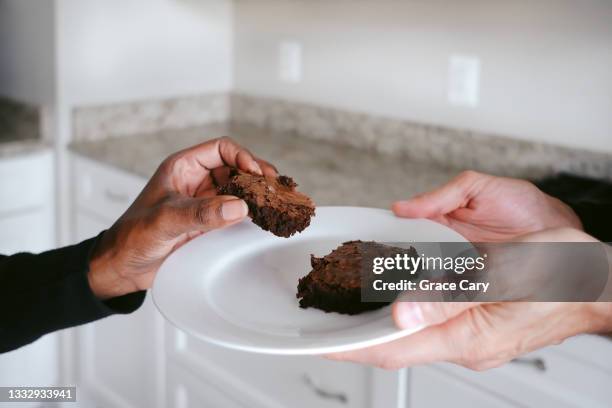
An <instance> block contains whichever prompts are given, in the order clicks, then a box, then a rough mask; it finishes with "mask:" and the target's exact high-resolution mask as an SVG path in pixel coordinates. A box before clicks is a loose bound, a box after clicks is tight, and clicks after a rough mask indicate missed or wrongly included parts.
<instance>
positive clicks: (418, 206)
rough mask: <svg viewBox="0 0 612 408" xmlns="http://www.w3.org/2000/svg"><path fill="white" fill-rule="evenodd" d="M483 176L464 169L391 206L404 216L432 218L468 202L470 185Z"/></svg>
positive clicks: (400, 215) (396, 212)
mask: <svg viewBox="0 0 612 408" xmlns="http://www.w3.org/2000/svg"><path fill="white" fill-rule="evenodd" d="M484 177H486V176H485V175H483V174H479V173H476V172H474V171H464V172H463V173H461V174H459V175H458V176H457V177H455V178H454V179H452V180H451V181H449V182H448V183H446V184H445V185H443V186H442V187H438V188H436V189H435V190H432V191H430V192H427V193H423V194H419V195H417V196H415V197H413V198H411V199H410V200H404V201H396V202H395V203H393V205H392V206H391V208H392V210H393V212H394V213H395V215H397V216H398V217H406V218H434V217H436V216H439V215H444V214H448V213H450V212H452V211H454V210H456V209H458V208H461V207H464V206H465V205H466V204H467V203H468V201H469V199H470V198H471V197H470V194H471V191H472V187H473V186H474V184H475V183H477V182H478V180H480V179H482V178H484Z"/></svg>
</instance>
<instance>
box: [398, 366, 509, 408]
mask: <svg viewBox="0 0 612 408" xmlns="http://www.w3.org/2000/svg"><path fill="white" fill-rule="evenodd" d="M411 371H412V372H411V373H410V386H409V388H408V399H409V401H410V403H409V405H408V406H409V407H410V408H429V407H453V408H480V407H482V408H512V407H515V405H514V404H512V403H510V402H508V401H505V400H504V399H502V398H497V397H496V396H495V395H492V394H490V393H489V392H487V391H483V390H481V389H479V388H478V387H475V386H474V385H473V384H469V383H466V382H464V381H461V380H458V379H456V378H454V377H453V376H450V375H447V374H445V373H444V372H442V371H441V370H437V369H436V368H432V367H418V368H415V369H413V370H411ZM441 390H444V391H443V392H440V391H441Z"/></svg>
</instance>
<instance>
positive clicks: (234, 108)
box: [230, 94, 612, 179]
mask: <svg viewBox="0 0 612 408" xmlns="http://www.w3.org/2000/svg"><path fill="white" fill-rule="evenodd" d="M230 117H231V119H232V121H233V122H234V123H248V124H251V125H254V126H257V127H260V128H264V129H270V130H271V131H275V132H286V133H292V134H297V135H300V136H303V137H309V138H314V139H320V140H328V141H333V142H335V143H340V144H344V145H350V146H354V147H358V148H362V149H367V150H372V151H375V152H378V153H383V154H391V155H395V156H401V157H405V158H406V159H407V160H411V161H416V162H427V163H436V164H438V165H440V166H443V167H449V168H459V169H474V170H480V171H484V172H488V173H493V174H503V175H506V176H516V177H522V176H527V175H528V176H529V177H532V178H533V177H540V176H545V175H549V174H554V173H558V172H563V171H565V172H570V173H573V174H579V175H584V176H589V177H596V178H606V179H612V154H606V153H598V152H591V151H586V150H580V149H571V148H566V147H562V146H556V145H551V144H545V143H536V142H530V141H524V140H519V139H513V138H510V137H503V136H499V135H492V134H483V133H477V132H472V131H468V130H458V129H452V128H447V127H442V126H435V125H429V124H422V123H415V122H410V121H405V120H396V119H390V118H385V117H380V116H374V115H368V114H363V113H355V112H348V111H343V110H340V109H333V108H327V107H320V106H314V105H309V104H305V103H298V102H290V101H284V100H279V99H272V98H262V97H257V96H249V95H244V94H232V95H231V114H230Z"/></svg>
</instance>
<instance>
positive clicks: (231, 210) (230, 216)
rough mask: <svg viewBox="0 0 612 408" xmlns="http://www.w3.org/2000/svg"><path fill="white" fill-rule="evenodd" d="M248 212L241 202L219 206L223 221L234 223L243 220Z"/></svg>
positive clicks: (244, 204)
mask: <svg viewBox="0 0 612 408" xmlns="http://www.w3.org/2000/svg"><path fill="white" fill-rule="evenodd" d="M248 212H249V208H248V207H247V205H246V203H245V202H244V201H242V200H231V201H226V202H224V203H223V205H222V206H221V215H222V216H223V219H224V220H225V221H234V220H238V219H240V218H243V217H245V216H246V215H247V213H248Z"/></svg>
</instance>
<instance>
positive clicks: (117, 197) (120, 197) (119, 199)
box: [104, 189, 130, 203]
mask: <svg viewBox="0 0 612 408" xmlns="http://www.w3.org/2000/svg"><path fill="white" fill-rule="evenodd" d="M104 195H105V196H106V198H108V199H109V200H111V201H114V202H116V203H127V202H128V201H129V200H130V197H128V195H127V194H121V193H115V192H114V191H111V190H108V189H106V190H104Z"/></svg>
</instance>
